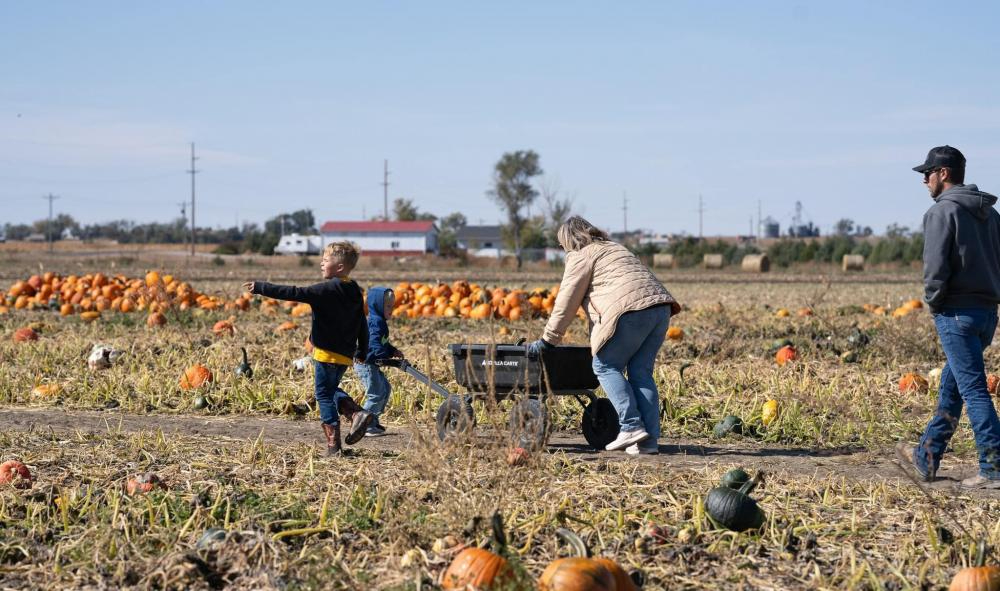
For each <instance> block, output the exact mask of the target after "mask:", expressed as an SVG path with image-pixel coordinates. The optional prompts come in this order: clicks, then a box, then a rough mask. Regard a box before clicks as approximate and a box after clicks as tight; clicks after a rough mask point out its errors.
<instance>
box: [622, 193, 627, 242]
mask: <svg viewBox="0 0 1000 591" xmlns="http://www.w3.org/2000/svg"><path fill="white" fill-rule="evenodd" d="M622 217H623V220H622V228H623V232H624V233H625V234H628V192H626V191H622Z"/></svg>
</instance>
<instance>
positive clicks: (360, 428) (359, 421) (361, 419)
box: [344, 410, 375, 445]
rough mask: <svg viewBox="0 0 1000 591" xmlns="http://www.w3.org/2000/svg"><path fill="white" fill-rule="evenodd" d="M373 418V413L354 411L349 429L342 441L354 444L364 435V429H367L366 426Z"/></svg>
mask: <svg viewBox="0 0 1000 591" xmlns="http://www.w3.org/2000/svg"><path fill="white" fill-rule="evenodd" d="M374 420H375V415H373V414H372V413H370V412H368V411H366V410H359V411H358V412H356V413H354V417H353V419H352V420H351V431H350V433H348V434H347V437H345V438H344V443H346V444H347V445H354V444H355V443H357V442H359V441H361V440H362V439H363V438H364V436H365V431H367V430H368V426H369V425H371V424H372V421H374Z"/></svg>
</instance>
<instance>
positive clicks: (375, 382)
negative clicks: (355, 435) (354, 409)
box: [354, 363, 392, 419]
mask: <svg viewBox="0 0 1000 591" xmlns="http://www.w3.org/2000/svg"><path fill="white" fill-rule="evenodd" d="M354 372H355V373H357V374H358V378H360V379H361V383H362V384H364V386H365V404H364V409H365V410H366V411H368V412H370V413H372V414H373V415H375V418H376V419H377V418H378V417H379V416H381V415H382V412H383V411H385V405H386V404H387V403H388V402H389V395H390V394H392V386H391V385H390V384H389V380H387V379H386V377H385V374H383V373H382V368H381V367H379V366H377V365H375V364H374V363H355V364H354Z"/></svg>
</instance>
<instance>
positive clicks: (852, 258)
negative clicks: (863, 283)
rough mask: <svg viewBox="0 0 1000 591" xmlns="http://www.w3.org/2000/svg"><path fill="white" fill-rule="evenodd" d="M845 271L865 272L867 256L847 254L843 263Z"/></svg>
mask: <svg viewBox="0 0 1000 591" xmlns="http://www.w3.org/2000/svg"><path fill="white" fill-rule="evenodd" d="M843 268H844V271H864V270H865V255H863V254H845V255H844V262H843Z"/></svg>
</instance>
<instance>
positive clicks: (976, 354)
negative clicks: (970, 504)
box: [914, 308, 1000, 479]
mask: <svg viewBox="0 0 1000 591" xmlns="http://www.w3.org/2000/svg"><path fill="white" fill-rule="evenodd" d="M934 325H935V326H936V327H937V332H938V335H939V336H940V338H941V347H942V348H943V349H944V354H945V357H946V358H947V359H948V361H947V363H946V364H945V366H944V369H942V370H941V388H940V390H939V392H938V407H937V412H936V413H935V414H934V417H933V418H932V419H931V420H930V423H929V424H928V425H927V430H926V431H925V432H924V436H923V437H922V438H921V439H920V445H919V446H917V450H916V452H915V453H914V456H915V457H914V462H915V463H916V465H917V467H918V468H920V469H921V470H922V471H924V472H928V467H930V468H932V469H933V471H937V468H938V465H939V464H940V463H941V456H942V455H944V450H945V448H946V447H947V446H948V442H949V441H950V440H951V436H952V435H953V434H954V433H955V427H956V426H958V419H959V418H961V416H962V404H963V403H964V404H965V406H966V408H967V410H968V413H969V422H970V423H972V432H973V434H974V435H975V437H976V448H977V449H978V450H979V473H980V474H982V475H983V476H985V477H987V478H991V479H997V478H1000V420H998V419H997V411H996V408H994V406H993V400H992V399H991V398H990V393H989V392H988V391H987V390H986V373H985V367H984V364H983V349H985V348H986V347H988V346H989V345H990V343H991V342H993V333H994V332H995V331H996V328H997V310H996V308H944V309H942V310H941V311H940V312H939V313H937V314H934Z"/></svg>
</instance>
